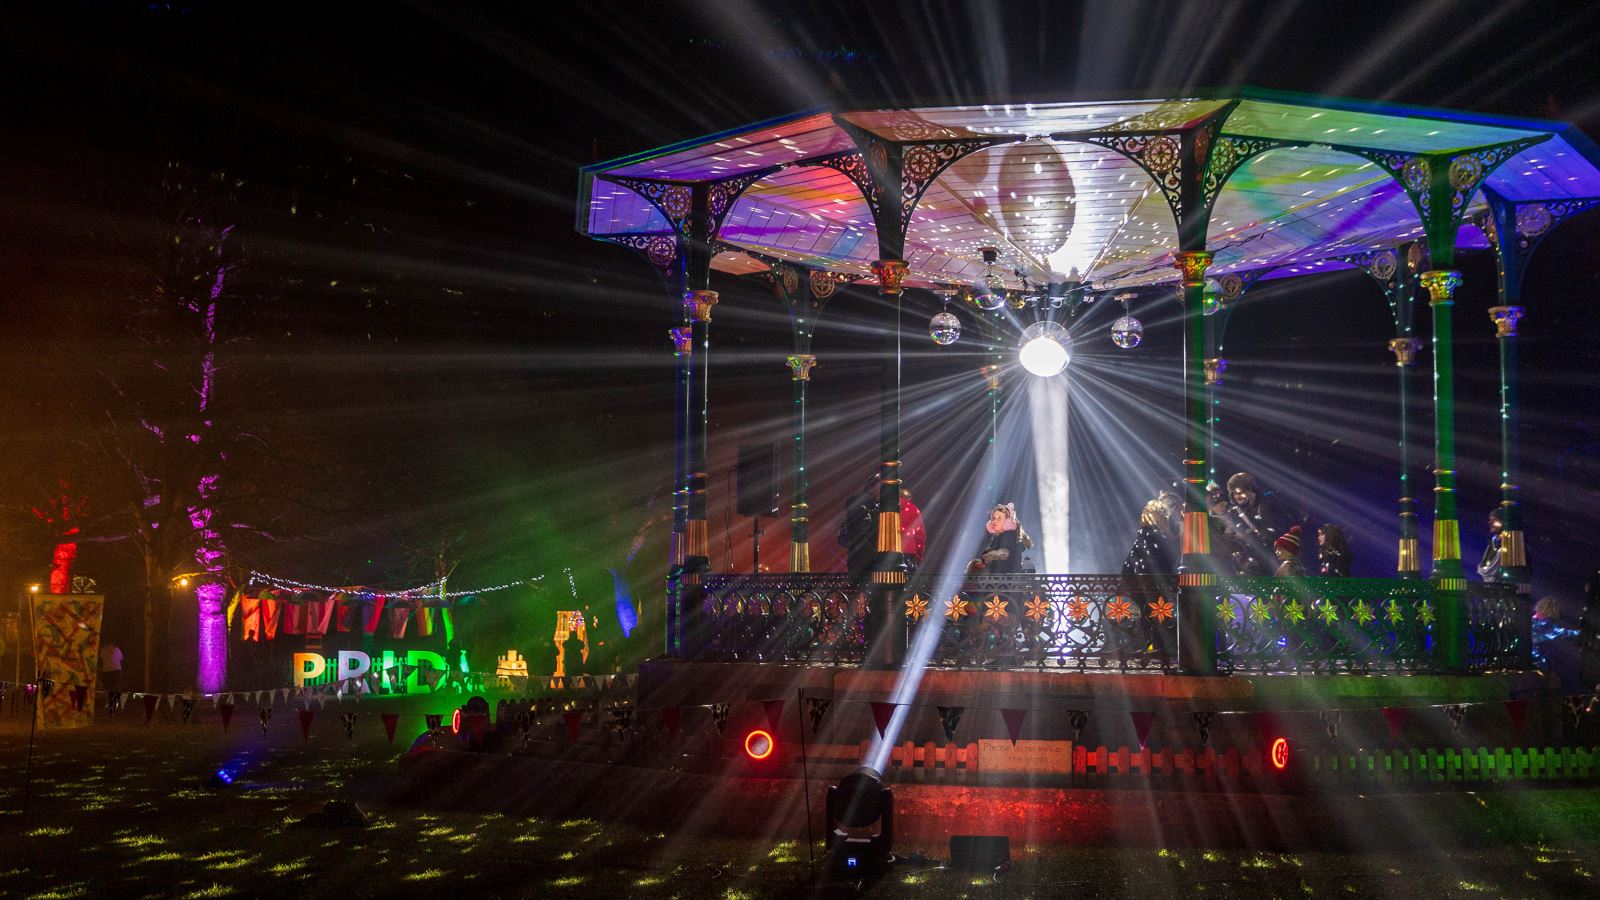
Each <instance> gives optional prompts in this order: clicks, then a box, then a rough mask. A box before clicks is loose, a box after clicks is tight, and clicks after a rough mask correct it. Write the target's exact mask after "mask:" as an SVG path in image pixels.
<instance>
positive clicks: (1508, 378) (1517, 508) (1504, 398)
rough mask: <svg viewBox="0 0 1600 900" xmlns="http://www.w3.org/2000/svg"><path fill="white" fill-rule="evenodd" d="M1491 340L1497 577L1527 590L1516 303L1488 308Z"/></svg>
mask: <svg viewBox="0 0 1600 900" xmlns="http://www.w3.org/2000/svg"><path fill="white" fill-rule="evenodd" d="M1489 317H1490V319H1492V320H1493V321H1494V328H1495V340H1496V342H1497V343H1499V345H1500V516H1501V523H1502V525H1503V528H1502V530H1501V533H1500V572H1501V580H1503V581H1505V582H1506V583H1508V584H1514V585H1516V587H1517V591H1518V593H1524V594H1525V593H1527V592H1528V591H1529V589H1530V588H1531V587H1532V586H1531V585H1530V584H1529V575H1530V574H1531V573H1530V571H1529V567H1528V550H1527V542H1526V539H1525V538H1524V537H1523V530H1522V501H1521V500H1519V499H1518V491H1519V488H1518V485H1517V322H1518V320H1520V319H1521V318H1522V307H1520V306H1496V307H1494V308H1493V309H1490V310H1489Z"/></svg>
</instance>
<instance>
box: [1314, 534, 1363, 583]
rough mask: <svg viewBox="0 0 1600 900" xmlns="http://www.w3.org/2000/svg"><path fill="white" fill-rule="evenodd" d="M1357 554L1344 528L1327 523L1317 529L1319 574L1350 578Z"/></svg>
mask: <svg viewBox="0 0 1600 900" xmlns="http://www.w3.org/2000/svg"><path fill="white" fill-rule="evenodd" d="M1354 560H1355V554H1353V553H1351V552H1350V543H1349V542H1348V541H1346V540H1345V539H1344V529H1343V528H1340V527H1339V526H1337V525H1331V524H1326V525H1323V526H1322V527H1321V528H1318V529H1317V574H1318V575H1321V576H1322V577H1323V578H1349V577H1350V566H1351V565H1352V564H1353V562H1354Z"/></svg>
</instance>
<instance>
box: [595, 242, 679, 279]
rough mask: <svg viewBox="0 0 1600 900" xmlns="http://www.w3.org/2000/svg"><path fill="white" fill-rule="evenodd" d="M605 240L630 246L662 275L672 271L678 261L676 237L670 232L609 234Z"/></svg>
mask: <svg viewBox="0 0 1600 900" xmlns="http://www.w3.org/2000/svg"><path fill="white" fill-rule="evenodd" d="M605 240H607V241H609V242H611V243H613V244H617V245H620V246H623V247H631V248H633V249H634V250H637V251H639V252H640V253H641V254H643V255H644V258H645V259H647V260H649V261H650V265H652V266H655V267H656V270H657V271H658V272H661V273H662V274H663V275H666V274H667V273H669V272H671V271H672V268H673V266H674V265H675V264H676V263H677V261H678V238H677V236H676V235H672V234H611V235H606V237H605Z"/></svg>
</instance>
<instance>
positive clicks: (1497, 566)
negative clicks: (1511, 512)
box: [1478, 509, 1506, 583]
mask: <svg viewBox="0 0 1600 900" xmlns="http://www.w3.org/2000/svg"><path fill="white" fill-rule="evenodd" d="M1505 527H1506V523H1505V520H1504V519H1502V518H1501V517H1500V510H1498V509H1496V510H1493V511H1491V512H1490V513H1489V543H1488V545H1486V546H1485V547H1484V548H1483V558H1482V559H1480V560H1478V575H1479V577H1481V578H1482V579H1483V580H1484V582H1485V583H1493V582H1496V581H1500V580H1501V579H1502V578H1503V577H1504V575H1503V573H1502V571H1501V567H1502V565H1503V562H1502V560H1501V558H1500V536H1501V532H1503V531H1505Z"/></svg>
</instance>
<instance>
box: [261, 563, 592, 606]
mask: <svg viewBox="0 0 1600 900" xmlns="http://www.w3.org/2000/svg"><path fill="white" fill-rule="evenodd" d="M568 577H569V579H570V577H571V575H570V572H569V575H568ZM542 581H544V576H543V575H535V576H533V577H531V578H519V579H517V580H516V581H508V582H506V583H505V584H496V585H491V586H488V587H481V588H472V589H470V590H461V591H450V590H445V579H443V578H440V579H437V580H435V581H430V582H428V583H427V584H419V585H416V586H415V587H408V588H403V589H400V590H394V591H387V590H376V589H373V588H368V587H349V586H345V587H337V586H334V585H328V584H317V583H315V582H310V581H298V580H296V579H293V578H284V577H282V576H280V575H271V574H268V573H266V572H259V571H256V570H254V569H252V570H250V579H249V581H248V584H249V586H251V587H256V586H266V587H271V588H275V589H277V590H280V591H317V592H319V593H325V594H329V595H332V594H341V595H344V596H346V597H353V598H356V599H371V598H374V597H385V598H388V599H391V600H406V599H413V598H417V599H420V598H423V597H426V598H428V599H430V600H455V599H459V598H462V597H481V596H483V595H484V594H495V593H499V592H500V591H509V590H511V589H512V588H518V587H536V586H538V584H539V583H540V582H542Z"/></svg>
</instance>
